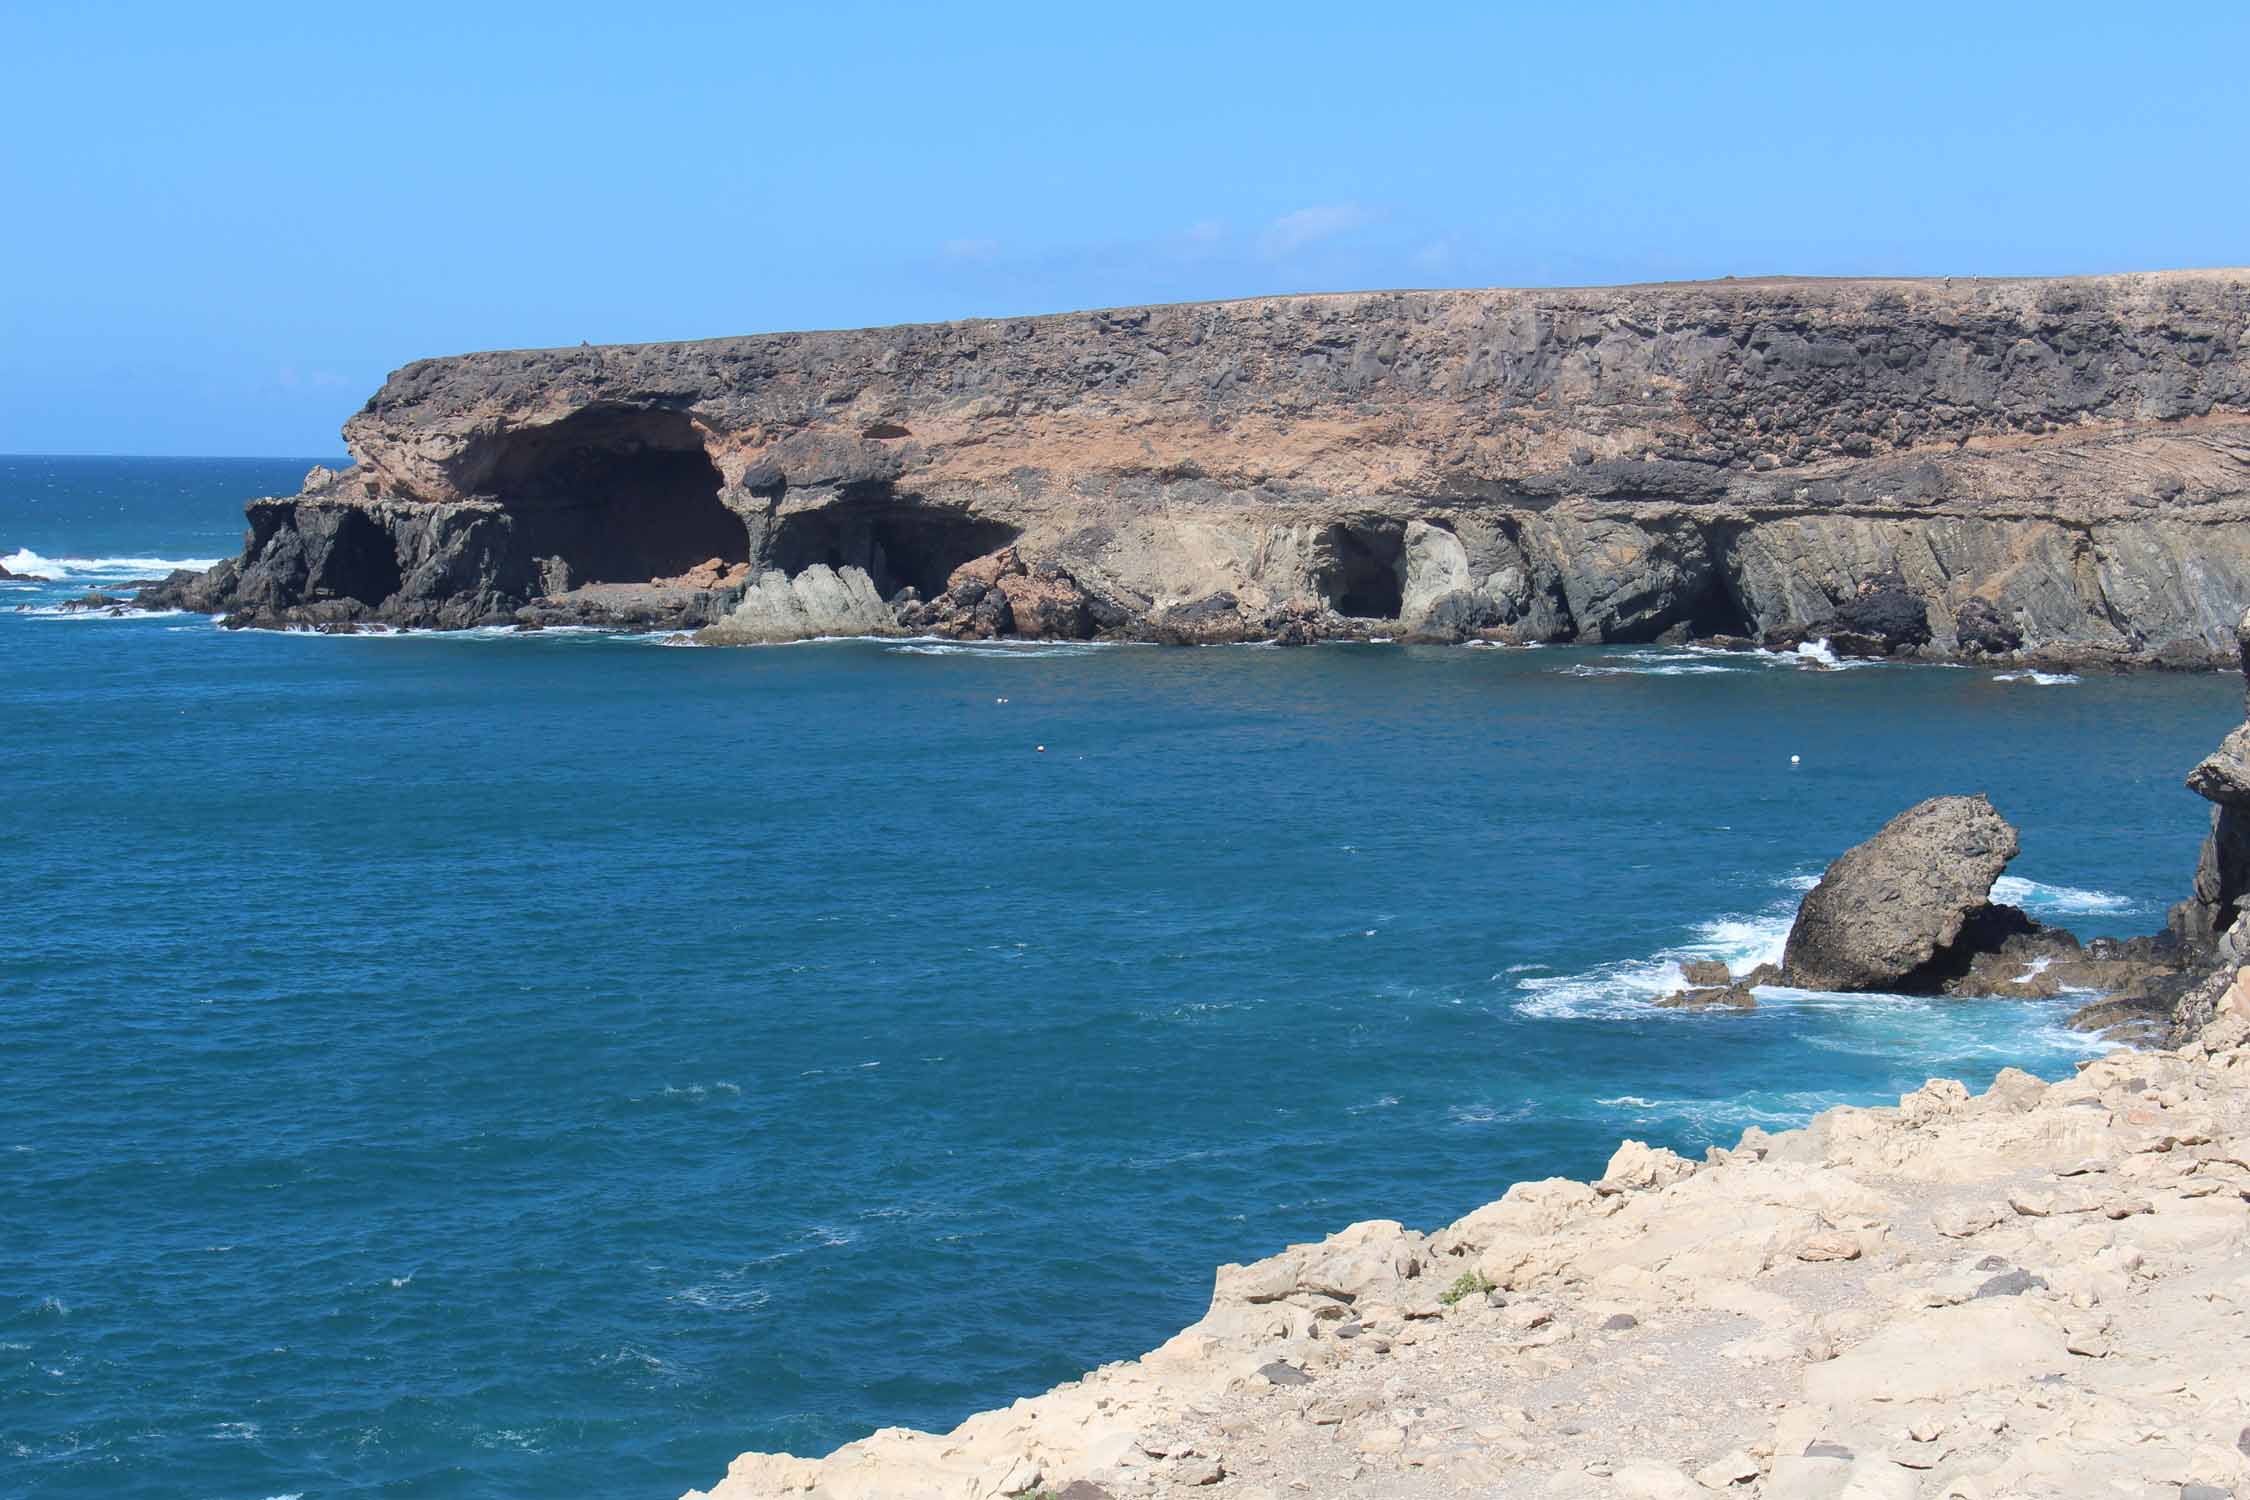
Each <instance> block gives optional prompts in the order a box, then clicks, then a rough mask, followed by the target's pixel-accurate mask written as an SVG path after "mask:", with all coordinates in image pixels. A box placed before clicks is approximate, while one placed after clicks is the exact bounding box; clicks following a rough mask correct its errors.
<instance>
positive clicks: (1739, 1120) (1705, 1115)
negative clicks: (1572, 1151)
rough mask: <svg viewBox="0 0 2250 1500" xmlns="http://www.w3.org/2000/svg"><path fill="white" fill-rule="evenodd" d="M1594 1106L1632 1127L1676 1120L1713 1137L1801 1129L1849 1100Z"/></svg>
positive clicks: (1813, 1093)
mask: <svg viewBox="0 0 2250 1500" xmlns="http://www.w3.org/2000/svg"><path fill="white" fill-rule="evenodd" d="M1594 1102H1595V1103H1596V1104H1600V1105H1603V1106H1605V1107H1607V1108H1611V1109H1615V1110H1617V1111H1619V1112H1620V1113H1625V1114H1630V1115H1631V1116H1632V1117H1633V1120H1634V1123H1636V1124H1642V1125H1646V1124H1653V1123H1655V1122H1656V1121H1659V1120H1678V1121H1682V1122H1684V1123H1686V1125H1687V1126H1688V1127H1689V1128H1690V1129H1691V1130H1695V1131H1699V1132H1702V1133H1706V1134H1714V1135H1716V1134H1719V1133H1720V1132H1721V1131H1722V1130H1740V1129H1742V1128H1744V1127H1747V1126H1751V1125H1760V1126H1771V1125H1778V1126H1782V1127H1785V1128H1787V1127H1792V1126H1797V1125H1802V1124H1804V1123H1805V1122H1806V1121H1807V1120H1809V1119H1811V1118H1812V1117H1813V1116H1814V1115H1817V1114H1819V1113H1820V1112H1821V1111H1822V1110H1824V1109H1833V1108H1834V1107H1836V1106H1837V1105H1839V1104H1848V1103H1850V1102H1851V1099H1850V1097H1849V1096H1848V1095H1845V1094H1842V1093H1834V1092H1828V1091H1825V1090H1802V1091H1795V1092H1790V1093H1783V1094H1765V1093H1751V1094H1742V1095H1734V1096H1728V1097H1721V1098H1707V1099H1643V1098H1641V1097H1640V1096H1639V1095H1638V1094H1620V1095H1619V1096H1618V1097H1617V1098H1615V1099H1597V1100H1595V1101H1594Z"/></svg>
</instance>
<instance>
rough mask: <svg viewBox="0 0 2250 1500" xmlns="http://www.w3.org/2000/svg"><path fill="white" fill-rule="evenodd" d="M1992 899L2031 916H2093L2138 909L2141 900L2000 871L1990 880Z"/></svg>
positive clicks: (2140, 905) (2110, 914)
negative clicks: (2015, 907) (2019, 909)
mask: <svg viewBox="0 0 2250 1500" xmlns="http://www.w3.org/2000/svg"><path fill="white" fill-rule="evenodd" d="M1992 899H1993V900H1995V901H2003V902H2006V903H2007V904H2008V905H2010V906H2020V907H2022V908H2023V909H2024V910H2025V911H2027V912H2030V913H2031V914H2032V915H2033V916H2055V917H2068V916H2079V917H2094V916H2113V915H2116V914H2119V913H2122V912H2130V911H2138V910H2140V909H2141V907H2142V903H2141V902H2138V901H2135V900H2134V899H2133V898H2132V897H2130V896H2120V895H2117V894H2115V893H2113V892H2110V891H2089V890H2081V889H2080V888H2079V887H2077V886H2072V885H2048V884H2047V883H2046V882H2045V881H2041V880H2026V879H2024V878H2023V877H2022V876H2020V875H2003V876H2001V877H2000V878H1999V879H1998V880H1995V881H1994V882H1992Z"/></svg>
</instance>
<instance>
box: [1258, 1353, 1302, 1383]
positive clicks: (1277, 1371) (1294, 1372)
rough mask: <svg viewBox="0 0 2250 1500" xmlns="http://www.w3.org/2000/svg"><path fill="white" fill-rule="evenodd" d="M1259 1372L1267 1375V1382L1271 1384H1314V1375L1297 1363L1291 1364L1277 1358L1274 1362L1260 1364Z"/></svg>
mask: <svg viewBox="0 0 2250 1500" xmlns="http://www.w3.org/2000/svg"><path fill="white" fill-rule="evenodd" d="M1258 1373H1259V1374H1260V1375H1263V1376H1265V1377H1266V1383H1267V1384H1269V1385H1311V1384H1312V1377H1311V1376H1310V1375H1307V1374H1306V1373H1305V1372H1304V1371H1303V1370H1300V1369H1298V1368H1297V1367H1296V1366H1295V1365H1293V1364H1290V1363H1288V1362H1287V1361H1284V1360H1278V1359H1277V1360H1275V1361H1274V1362H1273V1363H1272V1364H1269V1365H1260V1366H1259V1367H1258Z"/></svg>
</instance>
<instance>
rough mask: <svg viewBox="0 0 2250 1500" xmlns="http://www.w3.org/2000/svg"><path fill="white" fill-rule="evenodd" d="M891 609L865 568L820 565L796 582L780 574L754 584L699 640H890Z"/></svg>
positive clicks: (745, 642) (722, 643)
mask: <svg viewBox="0 0 2250 1500" xmlns="http://www.w3.org/2000/svg"><path fill="white" fill-rule="evenodd" d="M897 629H898V626H897V623H896V619H895V617H894V615H893V614H892V611H891V608H890V606H889V605H887V604H885V603H884V602H883V598H882V596H881V595H880V594H878V593H876V592H875V584H874V581H873V580H872V579H870V578H869V577H868V576H867V574H866V572H865V571H864V570H863V569H860V568H845V569H844V570H842V571H841V572H838V571H837V570H836V569H834V568H830V567H828V566H826V565H825V564H819V563H816V564H814V565H813V566H812V567H809V568H807V569H805V570H804V571H803V572H802V573H799V574H798V575H797V576H796V577H794V578H792V577H790V576H789V575H788V574H786V573H784V572H782V571H781V570H780V569H779V568H775V569H772V570H770V571H769V572H767V573H766V575H765V576H764V577H762V578H760V579H759V580H758V581H757V582H756V583H754V584H752V585H751V586H750V587H749V589H748V590H747V591H746V592H745V593H744V594H743V596H742V600H741V602H740V603H738V604H737V605H735V607H734V608H733V609H732V610H731V611H729V612H728V614H727V615H726V616H725V618H723V619H721V620H720V621H719V622H718V623H717V624H715V625H712V626H709V627H708V628H706V629H704V630H702V631H700V632H698V633H697V635H696V640H697V641H698V642H700V643H701V644H704V645H709V646H744V645H755V644H760V643H766V642H775V641H802V640H809V639H812V638H814V637H816V636H827V635H891V634H895V633H896V631H897Z"/></svg>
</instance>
